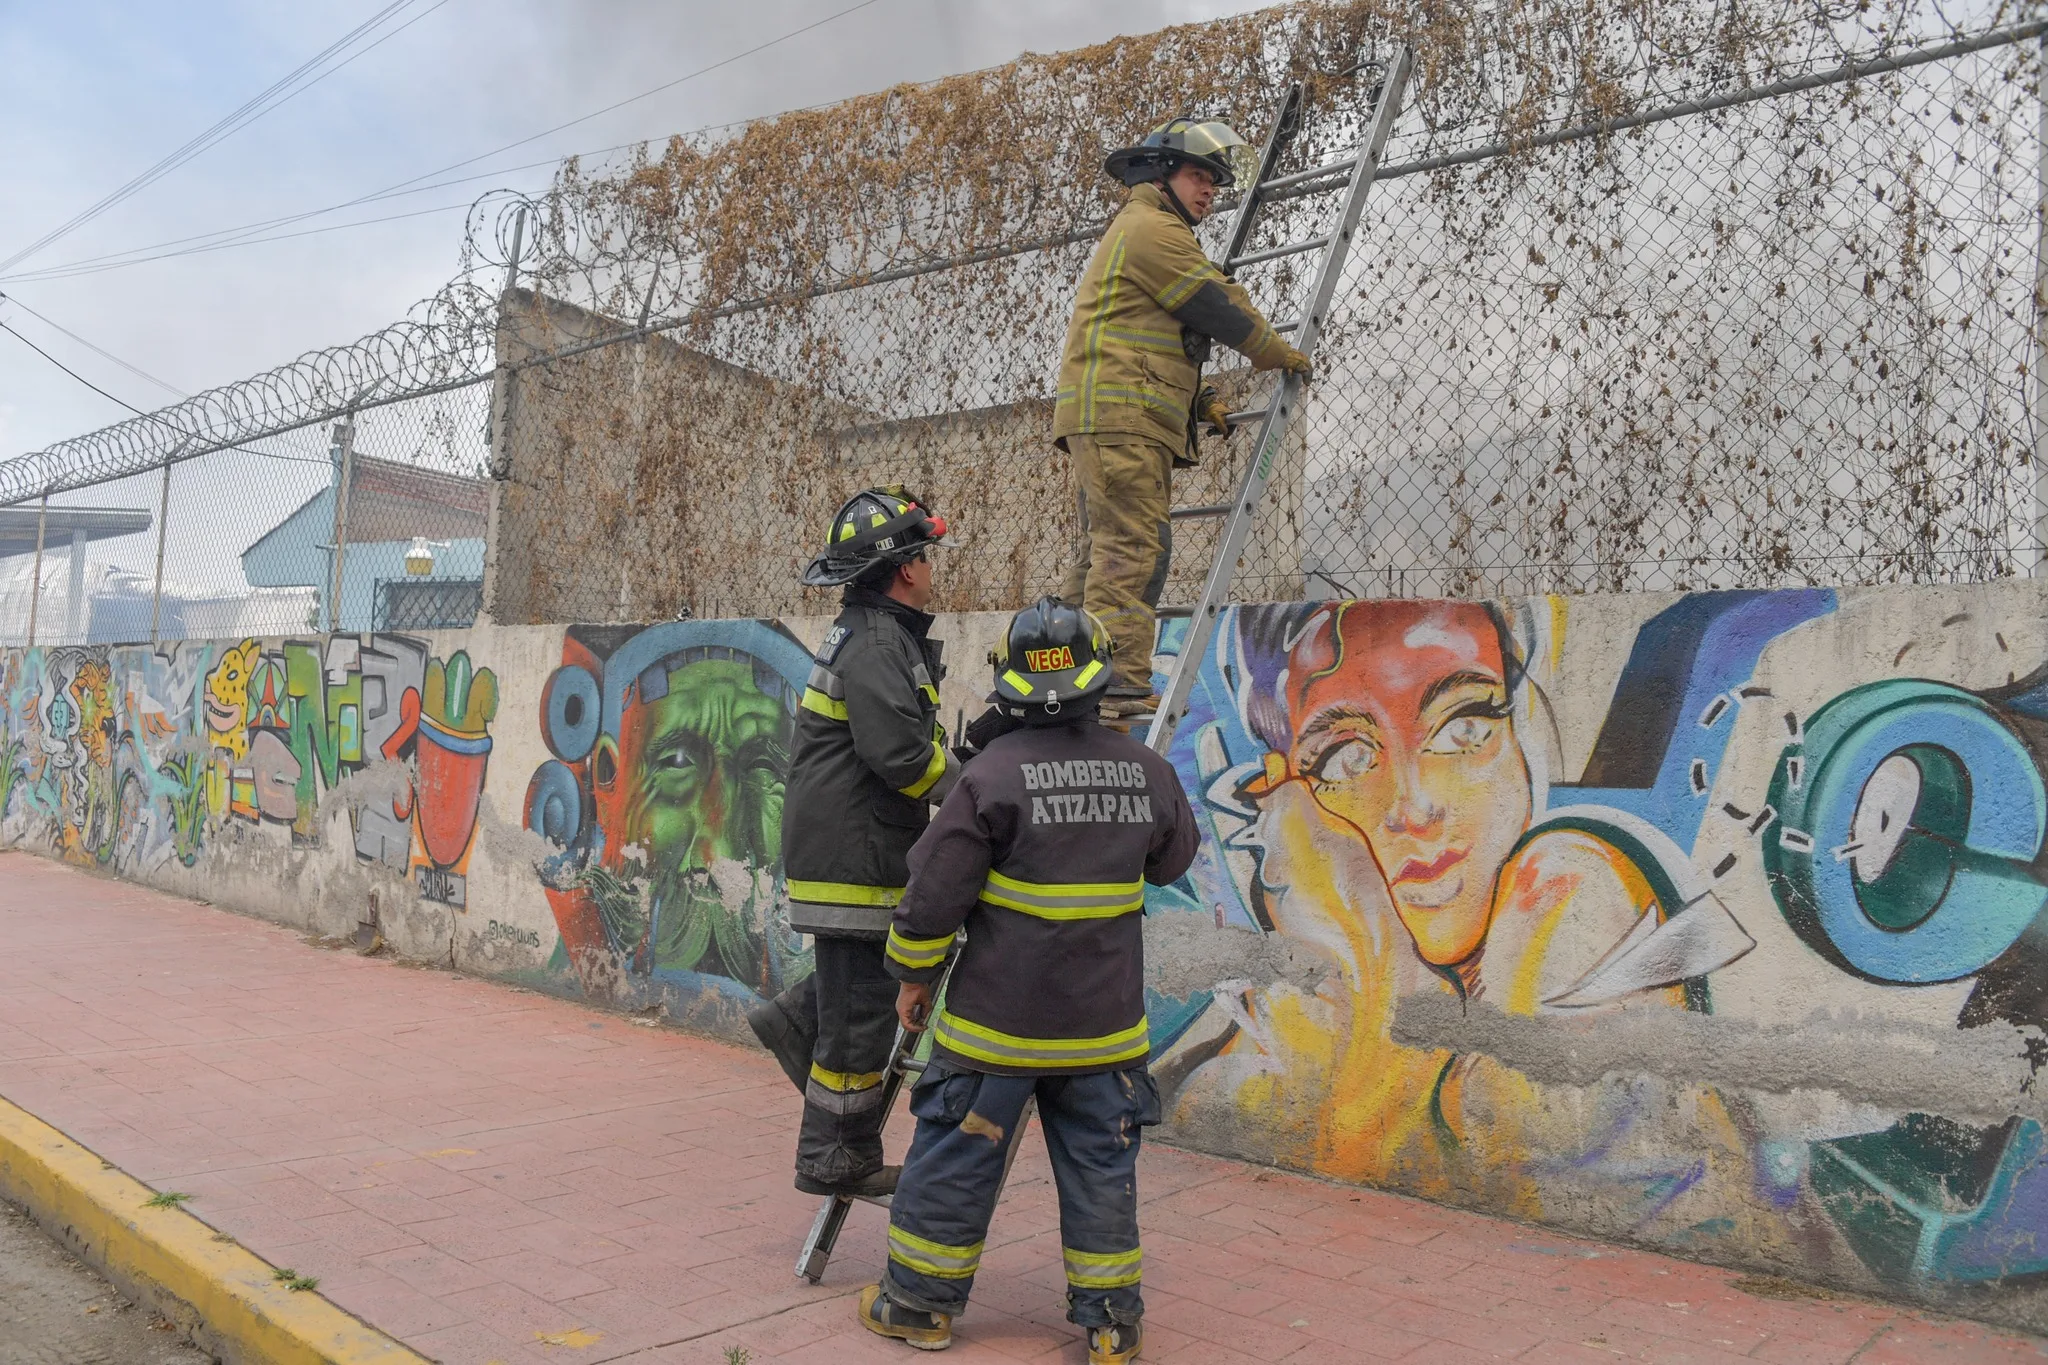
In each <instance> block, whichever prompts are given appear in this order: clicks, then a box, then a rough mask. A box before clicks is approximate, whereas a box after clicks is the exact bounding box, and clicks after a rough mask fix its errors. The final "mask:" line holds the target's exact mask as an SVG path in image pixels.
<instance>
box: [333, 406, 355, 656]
mask: <svg viewBox="0 0 2048 1365" xmlns="http://www.w3.org/2000/svg"><path fill="white" fill-rule="evenodd" d="M329 454H330V455H331V456H332V457H333V459H334V462H335V484H334V549H333V550H332V551H330V554H331V555H332V557H333V560H334V571H333V573H332V574H331V575H329V583H328V595H327V633H328V634H330V635H332V634H334V633H335V632H337V631H339V630H340V629H341V585H342V571H343V560H344V559H345V558H346V557H347V555H348V494H349V485H350V484H352V483H353V482H354V481H355V454H356V415H355V413H354V412H350V413H349V414H348V415H347V416H346V417H344V418H343V419H342V420H341V421H339V422H336V423H335V424H334V444H333V445H332V446H331V447H330V448H329Z"/></svg>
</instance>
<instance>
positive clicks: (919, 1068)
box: [896, 1057, 924, 1076]
mask: <svg viewBox="0 0 2048 1365" xmlns="http://www.w3.org/2000/svg"><path fill="white" fill-rule="evenodd" d="M896 1069H897V1070H898V1071H900V1072H902V1073H903V1074H904V1075H906V1076H921V1075H923V1074H924V1063H923V1062H920V1061H919V1060H917V1058H915V1057H898V1058H897V1059H896Z"/></svg>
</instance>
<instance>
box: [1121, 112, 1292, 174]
mask: <svg viewBox="0 0 2048 1365" xmlns="http://www.w3.org/2000/svg"><path fill="white" fill-rule="evenodd" d="M1258 158H1259V154H1258V153H1257V152H1255V151H1253V150H1252V149H1251V146H1250V145H1249V144H1248V143H1246V142H1245V140H1244V139H1243V138H1241V137H1239V136H1238V135H1237V130H1236V129H1235V128H1233V127H1231V126H1230V125H1229V124H1227V123H1224V122H1221V121H1219V120H1216V119H1209V120H1206V121H1205V120H1200V119H1191V118H1173V119H1168V120H1167V121H1166V122H1164V123H1162V124H1160V125H1159V126H1158V127H1157V128H1154V129H1153V130H1152V131H1151V132H1149V133H1147V134H1145V140H1144V141H1143V142H1140V143H1139V144H1138V145H1137V146H1135V147H1120V148H1118V149H1117V150H1116V151H1113V152H1111V153H1110V154H1109V158H1108V159H1107V160H1106V161H1104V162H1103V163H1102V169H1103V170H1105V171H1107V172H1109V174H1110V175H1112V176H1114V177H1115V178H1116V179H1118V180H1121V181H1122V182H1123V183H1124V184H1126V185H1142V184H1143V183H1145V182H1146V181H1147V180H1164V179H1165V178H1166V177H1167V176H1169V175H1172V174H1173V169H1174V167H1176V166H1178V165H1180V164H1181V163H1183V162H1190V163H1192V164H1194V165H1197V166H1200V167H1202V168H1203V169H1204V170H1206V171H1208V172H1209V173H1210V174H1211V175H1213V176H1215V177H1216V183H1217V184H1218V185H1224V186H1227V185H1234V184H1236V183H1237V178H1238V177H1239V176H1244V177H1246V178H1247V179H1249V178H1250V177H1251V176H1252V175H1253V174H1255V173H1256V172H1257V171H1258V168H1259V167H1258Z"/></svg>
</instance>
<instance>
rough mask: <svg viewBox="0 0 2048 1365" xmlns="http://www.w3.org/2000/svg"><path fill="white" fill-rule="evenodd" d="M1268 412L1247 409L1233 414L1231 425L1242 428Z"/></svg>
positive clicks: (1258, 409)
mask: <svg viewBox="0 0 2048 1365" xmlns="http://www.w3.org/2000/svg"><path fill="white" fill-rule="evenodd" d="M1276 330H1277V329H1276ZM1266 412H1267V409H1265V408H1246V409H1245V410H1244V411H1243V412H1233V413H1231V414H1230V425H1232V426H1234V427H1241V426H1243V425H1244V424H1245V423H1246V422H1256V421H1258V420H1259V419H1260V418H1262V417H1264V416H1265V415H1266Z"/></svg>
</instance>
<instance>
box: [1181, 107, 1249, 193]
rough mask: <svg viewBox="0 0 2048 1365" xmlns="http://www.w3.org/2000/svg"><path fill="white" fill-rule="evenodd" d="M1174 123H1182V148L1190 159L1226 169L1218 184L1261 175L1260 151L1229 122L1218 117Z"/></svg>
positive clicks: (1218, 178)
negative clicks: (1203, 121)
mask: <svg viewBox="0 0 2048 1365" xmlns="http://www.w3.org/2000/svg"><path fill="white" fill-rule="evenodd" d="M1175 122H1176V123H1182V124H1183V126H1182V127H1181V129H1180V139H1181V147H1182V149H1183V150H1184V151H1186V152H1187V154H1188V156H1189V158H1190V159H1197V160H1199V161H1201V162H1214V163H1217V164H1219V165H1221V166H1222V167H1223V168H1224V171H1225V174H1223V175H1220V176H1218V177H1217V178H1216V183H1217V184H1219V185H1229V184H1231V183H1233V182H1235V181H1238V180H1247V181H1248V180H1250V179H1251V178H1252V177H1253V176H1254V175H1257V174H1258V170H1259V154H1258V153H1257V152H1255V151H1253V150H1252V147H1251V144H1249V143H1247V142H1246V141H1245V140H1244V139H1243V138H1241V137H1239V136H1238V135H1237V130H1236V129H1235V128H1233V127H1231V126H1230V125H1229V124H1227V123H1223V122H1220V121H1217V120H1211V121H1209V122H1207V123H1194V124H1188V123H1185V121H1184V120H1179V119H1176V120H1175Z"/></svg>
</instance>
